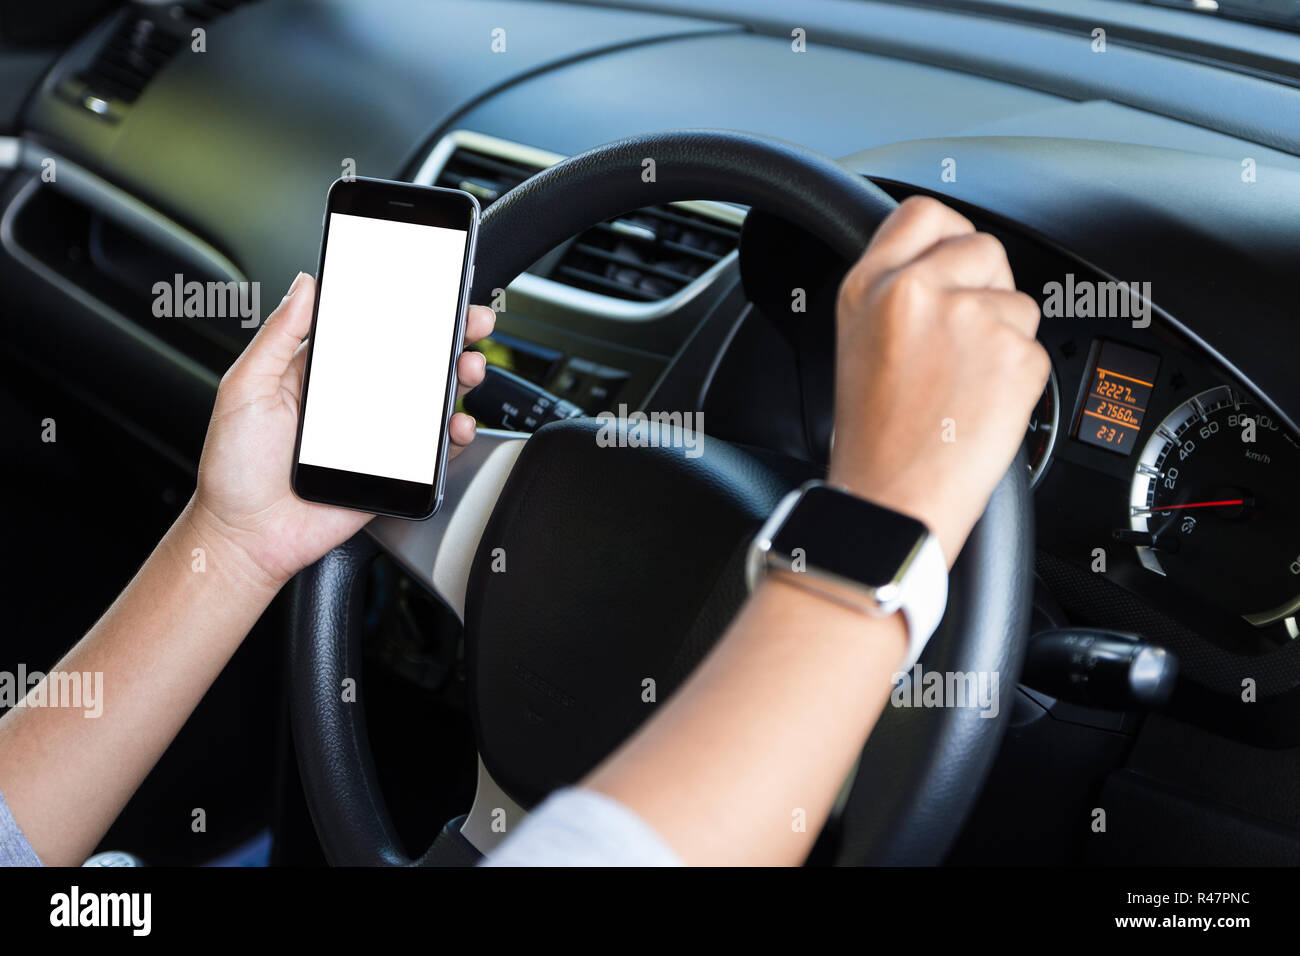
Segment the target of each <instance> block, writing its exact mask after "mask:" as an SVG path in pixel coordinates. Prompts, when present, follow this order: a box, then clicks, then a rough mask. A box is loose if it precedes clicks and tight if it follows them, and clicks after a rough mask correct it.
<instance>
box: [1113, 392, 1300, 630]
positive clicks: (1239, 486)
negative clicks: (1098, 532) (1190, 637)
mask: <svg viewBox="0 0 1300 956" xmlns="http://www.w3.org/2000/svg"><path fill="white" fill-rule="evenodd" d="M1129 514H1130V527H1131V528H1132V534H1131V535H1130V536H1128V537H1129V539H1130V540H1132V541H1134V542H1135V543H1136V544H1137V550H1138V557H1139V559H1140V560H1141V562H1142V564H1143V565H1144V566H1145V567H1146V568H1148V569H1149V570H1151V571H1154V572H1156V573H1157V574H1163V575H1166V576H1167V577H1169V578H1170V579H1171V580H1176V581H1177V582H1178V583H1179V584H1180V585H1182V586H1183V587H1186V588H1191V589H1194V590H1196V591H1198V592H1200V593H1201V594H1202V595H1203V596H1204V597H1205V598H1206V599H1208V600H1210V601H1212V602H1214V603H1215V604H1218V605H1220V606H1223V607H1226V608H1227V609H1229V610H1231V611H1232V612H1233V613H1235V614H1239V615H1241V617H1243V618H1245V620H1246V621H1248V622H1250V623H1251V624H1254V625H1255V626H1257V627H1261V628H1262V627H1270V628H1279V629H1280V633H1279V634H1278V636H1279V637H1281V636H1282V634H1285V636H1286V637H1288V638H1294V637H1296V636H1298V635H1300V626H1297V615H1300V443H1297V441H1296V438H1295V436H1294V435H1292V434H1291V433H1290V432H1288V431H1287V430H1286V429H1285V428H1284V427H1282V425H1281V424H1280V423H1279V422H1278V421H1277V419H1276V418H1274V417H1273V416H1272V415H1271V414H1269V412H1268V411H1266V410H1265V409H1263V408H1261V407H1260V406H1258V405H1257V404H1255V403H1253V402H1251V401H1249V400H1248V399H1247V398H1246V397H1245V396H1243V395H1242V394H1240V393H1239V392H1237V391H1236V390H1234V389H1232V388H1229V387H1227V386H1223V387H1220V388H1213V389H1210V390H1209V391H1206V392H1202V393H1200V394H1199V395H1196V396H1194V397H1192V398H1190V399H1188V400H1187V401H1186V402H1184V403H1183V404H1182V405H1179V406H1178V407H1177V408H1176V409H1174V410H1173V412H1171V413H1170V415H1169V416H1168V417H1167V418H1166V419H1165V420H1164V421H1163V422H1161V423H1160V425H1159V427H1158V428H1157V429H1156V430H1155V432H1154V434H1152V436H1151V438H1150V440H1149V441H1148V442H1147V444H1146V447H1145V448H1144V449H1143V450H1142V457H1141V458H1140V459H1139V461H1138V464H1137V469H1136V471H1135V473H1134V475H1133V485H1132V490H1131V493H1130V499H1129Z"/></svg>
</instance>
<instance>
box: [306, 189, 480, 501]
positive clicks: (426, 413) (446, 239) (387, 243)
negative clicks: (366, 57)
mask: <svg viewBox="0 0 1300 956" xmlns="http://www.w3.org/2000/svg"><path fill="white" fill-rule="evenodd" d="M478 219H479V207H478V203H477V202H476V201H475V200H474V197H473V196H471V195H470V194H469V193H465V192H461V191H459V190H453V189H441V188H436V187H430V186H412V185H409V184H406V183H393V182H386V181H383V180H373V179H355V180H348V181H344V180H340V181H338V182H336V183H335V184H334V185H333V186H332V187H331V188H330V192H329V199H328V203H327V210H326V215H325V228H324V234H323V236H322V239H321V256H320V267H319V271H318V278H317V284H316V301H315V307H314V314H313V318H312V329H311V335H310V341H309V346H308V354H307V366H306V370H305V373H304V376H303V386H302V401H301V413H300V415H299V421H298V436H297V442H296V445H295V450H294V464H293V473H292V479H291V481H292V486H293V491H294V493H295V494H297V495H298V497H300V498H303V499H304V500H307V501H315V502H320V503H323V504H330V505H337V506H341V507H345V508H351V509H354V510H358V511H368V512H371V513H374V514H384V515H393V516H396V517H401V518H426V517H428V516H430V515H431V514H433V513H434V512H435V511H436V510H437V508H438V505H439V504H440V502H441V499H442V489H443V484H444V482H445V477H446V466H447V455H448V447H449V444H450V435H449V422H450V419H451V413H452V410H453V406H454V403H455V397H456V368H455V364H456V357H457V356H458V355H459V354H460V350H461V348H462V346H463V342H464V334H465V319H466V313H467V310H468V305H469V302H468V299H469V287H470V281H471V278H472V271H473V266H472V263H473V254H474V244H475V240H476V238H477V233H478Z"/></svg>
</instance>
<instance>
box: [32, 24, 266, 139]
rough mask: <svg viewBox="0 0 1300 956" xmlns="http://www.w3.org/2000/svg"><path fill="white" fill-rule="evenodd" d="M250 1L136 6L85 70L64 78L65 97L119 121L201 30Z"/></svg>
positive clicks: (60, 85)
mask: <svg viewBox="0 0 1300 956" xmlns="http://www.w3.org/2000/svg"><path fill="white" fill-rule="evenodd" d="M247 2H249V0H192V2H189V3H175V4H169V5H166V6H158V5H156V4H140V3H137V4H132V5H130V6H129V7H128V8H127V9H126V10H125V11H124V12H123V13H122V14H121V17H120V19H119V20H118V22H117V26H116V27H115V28H114V29H113V31H112V33H111V34H109V37H108V39H107V40H106V41H105V42H104V45H103V46H102V47H100V48H99V50H98V51H97V52H96V54H95V57H94V59H93V60H92V61H91V63H90V65H89V66H87V67H86V68H85V69H83V70H80V71H78V72H76V73H73V74H71V75H69V76H67V77H65V78H64V79H63V81H62V82H61V83H60V84H59V86H58V92H59V95H61V96H62V97H63V98H64V99H67V100H71V101H72V102H74V103H77V104H78V105H80V106H83V107H85V108H86V109H88V110H90V111H91V112H92V113H94V114H96V115H97V116H102V117H104V118H105V119H109V120H116V119H119V118H120V117H121V115H122V113H123V112H124V111H125V109H126V108H127V107H129V106H130V105H131V104H132V103H134V102H135V101H136V100H137V99H139V98H140V94H141V93H143V92H144V90H145V87H147V86H148V85H149V81H150V80H152V79H153V78H154V76H155V75H156V74H157V73H158V71H159V70H161V69H162V68H163V67H164V66H165V65H166V64H167V63H168V62H169V61H170V60H171V59H172V58H173V57H174V56H176V55H177V54H178V53H179V52H181V50H182V49H185V48H187V47H188V46H189V45H190V44H191V42H192V39H193V33H192V31H193V30H194V28H195V27H201V26H204V25H206V24H208V23H211V22H212V21H213V20H215V19H217V18H218V17H220V16H221V15H223V14H225V13H228V12H230V11H231V10H233V9H234V8H235V7H238V6H241V5H242V4H244V3H247Z"/></svg>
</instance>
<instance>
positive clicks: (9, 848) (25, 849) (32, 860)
mask: <svg viewBox="0 0 1300 956" xmlns="http://www.w3.org/2000/svg"><path fill="white" fill-rule="evenodd" d="M40 865H41V858H40V857H39V856H37V855H36V851H35V850H33V849H32V845H31V844H30V843H28V842H27V837H25V836H23V831H22V830H20V829H18V821H17V820H15V819H14V815H13V814H12V813H10V812H9V804H7V803H5V797H4V794H3V793H0V866H40Z"/></svg>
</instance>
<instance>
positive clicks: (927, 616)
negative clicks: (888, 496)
mask: <svg viewBox="0 0 1300 956" xmlns="http://www.w3.org/2000/svg"><path fill="white" fill-rule="evenodd" d="M766 574H773V575H780V576H781V577H782V578H783V579H784V580H786V581H789V582H790V583H792V584H794V585H796V586H798V587H801V588H803V589H804V590H807V591H812V592H814V593H816V594H819V595H821V596H822V597H825V598H828V599H830V600H832V601H836V602H838V603H840V604H844V605H847V606H848V607H850V608H853V609H854V610H856V611H859V612H861V613H863V614H869V615H871V616H873V617H886V616H888V615H890V614H893V613H894V612H895V611H901V612H902V613H903V617H904V619H905V620H906V622H907V657H906V659H905V661H904V663H903V666H902V668H900V669H901V670H903V671H909V670H911V669H912V665H913V664H915V663H916V661H917V658H919V657H920V656H921V651H922V650H923V649H924V647H925V645H926V642H927V641H929V639H930V635H931V634H933V633H934V631H935V629H936V628H938V626H939V622H940V621H941V620H943V611H944V608H945V607H946V606H947V602H948V564H947V562H946V561H945V560H944V556H943V551H942V549H940V547H939V542H938V541H937V540H936V539H935V537H934V535H932V534H931V533H930V529H929V528H927V527H926V526H925V524H924V523H923V522H921V521H918V520H917V519H916V518H913V517H910V516H909V515H904V514H899V513H898V512H897V511H893V510H891V509H889V508H885V507H882V506H881V505H878V504H875V503H874V502H871V501H868V500H866V499H865V498H859V497H858V496H857V495H855V494H852V493H851V492H848V491H846V490H844V489H842V488H838V487H836V486H834V485H829V484H827V483H826V482H824V481H810V482H808V483H806V484H804V485H802V486H800V487H799V488H796V489H795V490H794V491H792V492H790V493H789V494H788V495H786V496H785V498H783V499H782V500H781V503H780V504H779V505H777V507H776V510H775V511H774V512H772V516H771V517H770V518H768V519H767V523H766V524H764V525H763V527H762V529H761V530H760V531H759V532H758V535H757V536H756V537H755V538H754V541H753V543H752V544H751V545H750V546H749V556H748V560H747V562H746V566H745V576H746V580H747V581H748V583H749V589H750V591H753V590H754V589H755V588H756V587H758V584H759V582H760V581H761V580H762V579H763V576H764V575H766Z"/></svg>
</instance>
